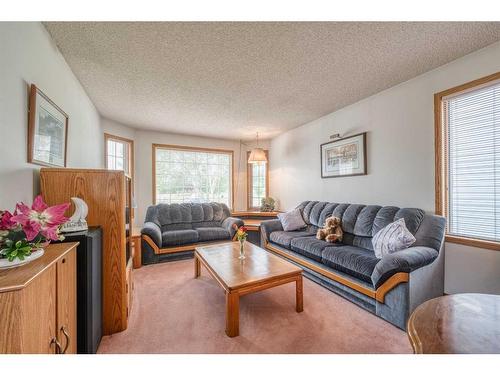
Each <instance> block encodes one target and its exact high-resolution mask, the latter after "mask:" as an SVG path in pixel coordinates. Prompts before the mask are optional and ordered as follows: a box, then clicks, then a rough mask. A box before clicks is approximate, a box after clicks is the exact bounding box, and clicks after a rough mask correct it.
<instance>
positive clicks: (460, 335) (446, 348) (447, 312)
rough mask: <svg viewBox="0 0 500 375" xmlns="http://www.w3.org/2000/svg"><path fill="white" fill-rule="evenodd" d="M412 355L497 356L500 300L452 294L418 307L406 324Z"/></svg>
mask: <svg viewBox="0 0 500 375" xmlns="http://www.w3.org/2000/svg"><path fill="white" fill-rule="evenodd" d="M408 336H409V338H410V342H411V344H412V346H413V350H414V352H415V353H418V354H423V353H426V354H427V353H432V354H455V353H460V354H466V353H472V354H479V353H500V296H497V295H489V294H474V293H466V294H452V295H449V296H443V297H438V298H434V299H431V300H429V301H426V302H424V303H423V304H421V305H420V306H418V307H417V308H416V309H415V311H414V312H413V313H412V314H411V316H410V319H409V320H408Z"/></svg>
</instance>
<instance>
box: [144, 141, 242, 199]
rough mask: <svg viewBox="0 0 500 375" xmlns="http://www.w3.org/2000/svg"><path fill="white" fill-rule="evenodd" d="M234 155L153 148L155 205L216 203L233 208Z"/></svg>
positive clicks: (204, 150)
mask: <svg viewBox="0 0 500 375" xmlns="http://www.w3.org/2000/svg"><path fill="white" fill-rule="evenodd" d="M232 190H233V152H232V151H227V150H214V149H202V148H194V147H193V148H190V147H178V146H167V145H153V196H154V201H155V203H184V202H194V203H204V202H219V203H225V204H227V205H228V206H229V207H232V205H233V204H232V203H233V202H232V200H233V191H232Z"/></svg>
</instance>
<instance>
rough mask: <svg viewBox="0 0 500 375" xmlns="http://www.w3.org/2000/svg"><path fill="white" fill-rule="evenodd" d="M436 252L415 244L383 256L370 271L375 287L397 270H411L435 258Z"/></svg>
mask: <svg viewBox="0 0 500 375" xmlns="http://www.w3.org/2000/svg"><path fill="white" fill-rule="evenodd" d="M438 254H439V253H438V252H437V251H436V250H434V249H432V248H430V247H425V246H415V247H409V248H408V249H405V250H401V251H397V252H395V253H392V254H388V255H386V256H384V257H383V258H382V259H381V260H380V262H378V263H377V265H376V266H375V269H374V270H373V273H372V283H373V285H374V287H375V288H378V287H379V286H380V285H382V284H383V283H384V282H385V281H386V280H387V279H388V278H389V277H391V276H392V275H394V274H396V273H398V272H407V273H409V272H412V271H414V270H416V269H418V268H421V267H424V266H426V265H428V264H430V263H432V262H433V261H434V259H436V258H437V256H438Z"/></svg>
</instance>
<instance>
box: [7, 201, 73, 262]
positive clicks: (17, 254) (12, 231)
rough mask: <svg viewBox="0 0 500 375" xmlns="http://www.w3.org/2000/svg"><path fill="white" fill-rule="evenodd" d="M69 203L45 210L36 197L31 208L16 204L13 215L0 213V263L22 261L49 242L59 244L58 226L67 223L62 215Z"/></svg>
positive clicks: (43, 204)
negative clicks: (57, 241) (2, 261)
mask: <svg viewBox="0 0 500 375" xmlns="http://www.w3.org/2000/svg"><path fill="white" fill-rule="evenodd" d="M69 206H70V204H69V203H64V204H60V205H57V206H52V207H49V206H47V204H45V202H44V201H43V199H42V196H41V195H39V196H37V197H36V198H35V200H34V201H33V204H32V206H31V208H30V207H29V206H27V205H25V204H24V203H22V202H20V203H18V204H17V205H16V208H15V210H14V213H10V212H9V211H0V261H1V260H3V259H7V260H8V261H9V262H14V261H16V260H17V261H24V260H25V258H26V257H29V256H31V255H32V253H33V252H35V251H37V250H38V251H43V250H40V249H41V248H43V247H44V246H47V245H48V244H49V243H50V241H56V240H62V239H64V237H63V236H62V235H60V234H59V229H60V227H61V225H62V224H64V223H65V222H66V221H68V218H66V217H65V216H64V212H65V211H66V210H67V209H68V208H69Z"/></svg>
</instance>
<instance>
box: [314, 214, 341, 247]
mask: <svg viewBox="0 0 500 375" xmlns="http://www.w3.org/2000/svg"><path fill="white" fill-rule="evenodd" d="M343 233H344V232H342V226H341V225H340V219H339V218H338V217H336V216H330V217H329V218H327V219H326V220H325V225H324V226H323V228H321V229H318V232H317V233H316V238H317V239H318V240H325V241H327V242H337V241H338V242H341V241H342V235H343Z"/></svg>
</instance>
